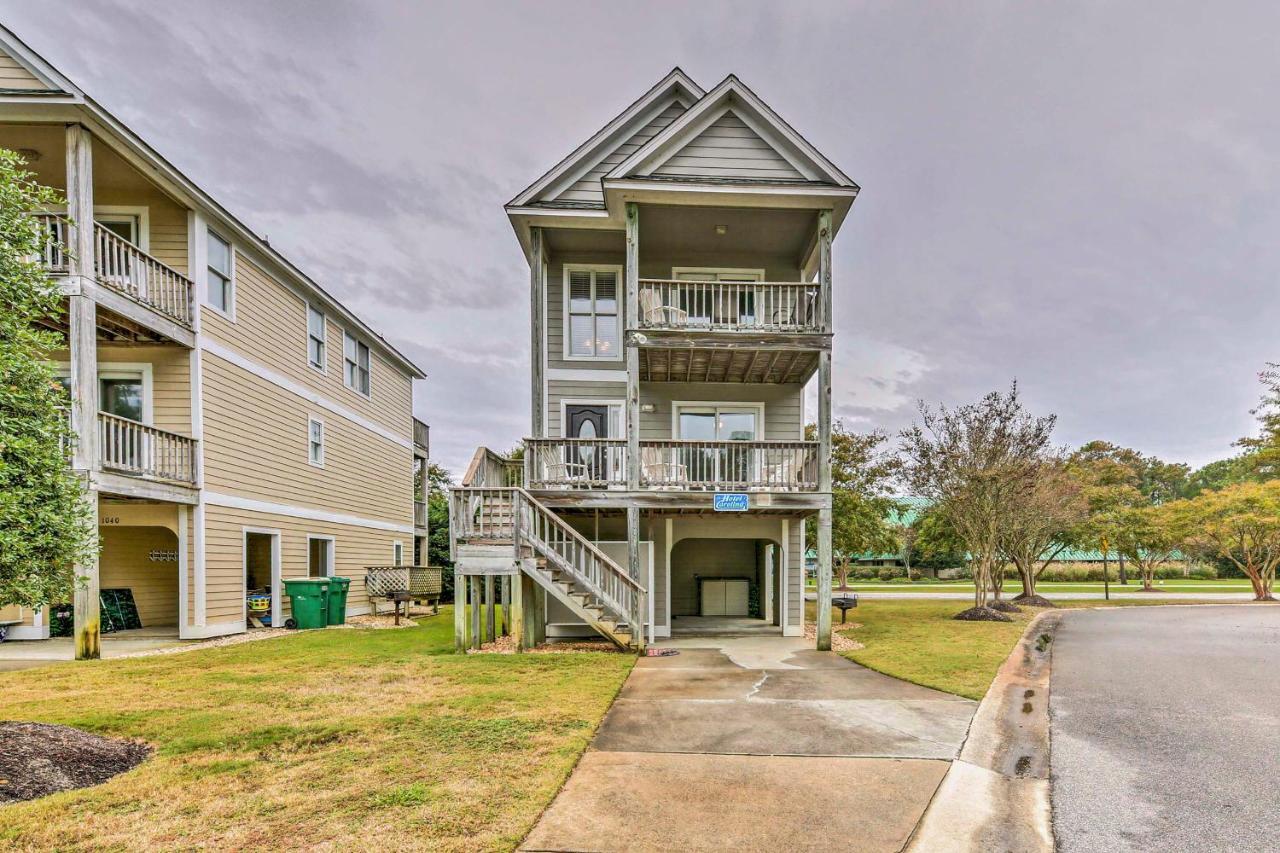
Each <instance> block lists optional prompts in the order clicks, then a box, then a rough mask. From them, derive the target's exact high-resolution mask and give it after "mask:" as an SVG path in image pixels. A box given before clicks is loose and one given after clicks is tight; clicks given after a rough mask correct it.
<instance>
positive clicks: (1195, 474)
mask: <svg viewBox="0 0 1280 853" xmlns="http://www.w3.org/2000/svg"><path fill="white" fill-rule="evenodd" d="M1253 479H1256V477H1255V474H1254V471H1253V469H1252V466H1251V460H1250V458H1249V454H1247V453H1242V454H1240V455H1239V456H1232V457H1231V458H1230V459H1219V460H1217V461H1216V462H1210V463H1209V464H1207V465H1205V466H1203V467H1201V468H1197V469H1196V470H1194V471H1192V472H1191V474H1190V475H1189V476H1188V477H1187V488H1186V497H1189V498H1194V497H1196V496H1197V495H1199V494H1200V493H1201V492H1208V491H1217V490H1218V489H1222V488H1225V487H1226V486H1234V485H1235V484H1236V483H1243V482H1246V481H1248V480H1253Z"/></svg>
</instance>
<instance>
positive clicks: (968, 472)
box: [899, 382, 1057, 621]
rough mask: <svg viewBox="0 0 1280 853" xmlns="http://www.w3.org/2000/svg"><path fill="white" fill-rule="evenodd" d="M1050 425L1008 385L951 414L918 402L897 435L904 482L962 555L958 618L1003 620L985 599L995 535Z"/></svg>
mask: <svg viewBox="0 0 1280 853" xmlns="http://www.w3.org/2000/svg"><path fill="white" fill-rule="evenodd" d="M1056 420H1057V419H1056V417H1055V416H1053V415H1048V416H1045V417H1036V416H1034V415H1032V414H1031V413H1029V412H1028V411H1027V410H1026V409H1024V408H1023V406H1022V400H1021V398H1020V396H1019V394H1018V385H1017V383H1016V382H1015V383H1014V384H1013V386H1012V388H1011V389H1010V390H1009V392H1008V393H1007V394H1004V393H1000V392H992V393H990V394H987V395H986V396H985V397H983V398H982V399H981V400H979V401H978V402H977V403H971V404H969V405H965V406H960V407H958V408H955V409H951V408H948V407H947V406H938V407H937V408H933V407H930V406H928V405H925V404H924V403H921V404H920V423H917V424H915V425H914V426H912V428H911V429H907V430H903V431H902V432H901V433H900V438H901V441H900V443H899V451H900V453H901V458H902V465H903V475H904V477H903V478H904V480H905V481H906V484H907V485H908V487H909V488H910V489H911V491H912V493H914V494H916V495H919V496H920V497H923V498H926V499H928V500H929V501H931V502H932V504H933V508H934V510H933V511H934V512H937V513H939V514H940V516H941V517H942V518H944V519H945V521H946V523H947V525H948V526H949V527H951V528H952V529H953V530H954V531H955V533H956V535H957V536H959V538H960V539H961V540H963V541H964V544H965V550H966V551H967V552H968V553H969V565H970V567H971V568H972V570H973V587H974V600H973V607H972V608H970V609H968V610H965V611H963V612H961V613H958V614H956V618H957V619H976V620H995V621H1009V617H1008V616H1006V615H1005V614H1003V613H1001V612H999V611H998V610H995V609H992V607H990V606H988V597H987V596H988V592H989V591H990V590H991V588H992V585H993V583H992V581H993V573H994V572H995V571H1000V570H1003V562H1002V560H1001V557H1000V538H999V537H1000V531H1001V530H1002V529H1003V528H1004V526H1005V525H1006V524H1007V523H1008V521H1009V518H1010V514H1011V513H1012V512H1013V510H1014V508H1015V507H1016V506H1017V502H1018V501H1019V500H1022V499H1023V497H1024V496H1025V495H1026V492H1027V490H1028V487H1029V484H1030V483H1032V482H1034V479H1035V476H1036V472H1037V471H1038V469H1039V466H1040V465H1041V464H1042V462H1043V460H1044V458H1045V456H1046V454H1047V453H1048V452H1049V440H1050V436H1051V434H1052V432H1053V426H1054V423H1055V422H1056ZM1007 606H1010V607H1012V605H1007ZM1014 609H1016V608H1014Z"/></svg>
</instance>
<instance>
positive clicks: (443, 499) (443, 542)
mask: <svg viewBox="0 0 1280 853" xmlns="http://www.w3.org/2000/svg"><path fill="white" fill-rule="evenodd" d="M452 485H453V475H452V474H450V473H449V471H448V469H447V468H445V467H444V466H443V465H438V464H436V463H435V462H431V463H429V464H428V465H427V482H426V493H427V527H428V531H427V555H426V557H427V565H428V566H439V567H440V568H441V569H443V570H444V572H443V575H444V577H443V582H444V586H443V589H442V590H441V595H442V597H443V598H444V600H445V601H451V600H452V599H453V560H451V559H449V487H450V486H452Z"/></svg>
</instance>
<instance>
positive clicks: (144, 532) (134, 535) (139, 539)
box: [98, 527, 178, 628]
mask: <svg viewBox="0 0 1280 853" xmlns="http://www.w3.org/2000/svg"><path fill="white" fill-rule="evenodd" d="M99 535H100V538H101V542H102V556H101V557H100V558H99V561H98V583H99V585H100V587H101V588H102V589H128V590H131V591H132V593H133V601H134V603H135V604H136V605H137V606H138V618H139V619H140V620H141V621H142V626H143V627H144V628H150V627H155V626H169V625H177V624H178V563H177V562H176V561H167V560H166V561H153V560H151V556H150V555H151V552H152V551H172V550H175V549H176V548H177V547H178V537H177V536H175V535H174V534H173V531H171V530H168V529H166V528H163V527H101V528H99Z"/></svg>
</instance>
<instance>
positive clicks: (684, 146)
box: [605, 74, 858, 191]
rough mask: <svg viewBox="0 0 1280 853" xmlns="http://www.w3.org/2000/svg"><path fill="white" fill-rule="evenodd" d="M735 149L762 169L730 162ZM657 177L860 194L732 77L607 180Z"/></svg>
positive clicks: (737, 159)
mask: <svg viewBox="0 0 1280 853" xmlns="http://www.w3.org/2000/svg"><path fill="white" fill-rule="evenodd" d="M743 128H745V130H746V132H745V133H744V132H743V130H742V129H743ZM734 139H736V140H737V141H734V142H731V141H728V140H734ZM758 143H764V144H763V146H761V145H759V144H758ZM734 145H739V146H740V147H743V148H744V150H751V151H753V152H754V153H753V155H752V156H753V157H754V158H755V159H759V160H762V161H763V164H762V165H760V166H754V165H753V164H752V163H750V162H748V160H749V159H751V158H747V157H732V156H728V155H730V154H732V153H733V152H732V148H733V146H734ZM708 155H710V156H708ZM659 176H667V177H683V178H713V179H721V180H735V179H736V180H744V181H753V180H754V181H762V182H769V183H775V182H785V181H804V182H810V183H819V184H827V185H830V186H836V187H847V188H850V189H852V190H855V191H856V190H857V188H858V185H857V184H855V183H854V182H853V181H852V180H851V179H850V178H849V176H848V175H846V174H845V173H844V172H842V171H840V169H838V168H837V167H836V165H835V164H834V163H832V162H831V161H830V160H828V159H827V158H826V157H825V156H823V154H822V152H820V151H819V150H818V149H816V148H814V147H813V146H812V145H811V144H810V143H809V141H808V140H806V139H805V138H804V137H803V136H801V135H800V134H799V133H798V132H796V130H795V128H793V127H792V126H791V125H789V124H787V123H786V122H785V121H783V119H782V117H781V116H779V115H778V114H777V113H776V112H774V111H773V109H772V108H771V107H770V106H769V105H768V104H766V103H765V102H764V101H762V100H760V97H759V96H758V95H756V93H755V92H753V91H751V89H749V88H747V86H746V84H744V83H743V82H742V81H741V80H739V79H738V78H737V77H736V76H735V75H733V74H730V75H729V76H728V77H726V78H725V79H724V80H723V81H721V83H720V84H719V85H718V86H716V87H715V88H714V89H712V90H711V91H710V92H708V93H707V94H706V95H704V96H703V97H702V98H701V99H700V100H699V101H698V102H697V103H696V104H694V106H693V107H691V108H690V109H688V110H686V111H685V113H684V114H683V115H681V116H680V117H679V118H678V119H676V120H675V121H673V122H671V124H669V125H667V127H666V128H665V129H664V130H663V131H662V132H661V133H659V134H657V135H656V136H654V137H653V138H652V139H650V140H649V142H648V143H646V144H645V145H644V146H642V147H640V148H639V149H638V150H636V151H635V152H634V153H633V154H631V156H629V157H627V158H626V159H625V160H623V161H622V162H621V163H619V164H618V165H617V166H616V167H615V168H614V169H613V171H611V172H609V173H608V174H607V175H606V176H605V180H606V181H611V180H623V179H627V178H633V177H659Z"/></svg>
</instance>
